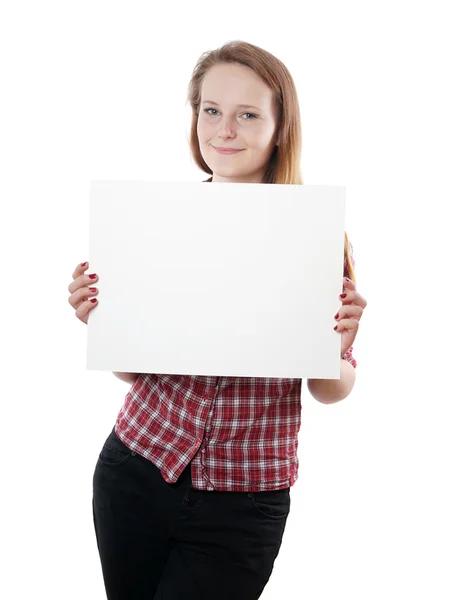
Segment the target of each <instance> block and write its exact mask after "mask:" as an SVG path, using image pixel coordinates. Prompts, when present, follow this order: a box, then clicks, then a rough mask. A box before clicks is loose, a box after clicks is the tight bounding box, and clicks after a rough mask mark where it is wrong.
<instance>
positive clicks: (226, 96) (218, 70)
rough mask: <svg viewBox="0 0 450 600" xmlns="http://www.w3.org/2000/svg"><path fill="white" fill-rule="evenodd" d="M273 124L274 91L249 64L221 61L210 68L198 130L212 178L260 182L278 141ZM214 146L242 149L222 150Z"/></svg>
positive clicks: (201, 146)
mask: <svg viewBox="0 0 450 600" xmlns="http://www.w3.org/2000/svg"><path fill="white" fill-rule="evenodd" d="M240 105H244V106H240ZM276 127H277V120H276V108H275V103H274V101H273V99H272V91H271V90H270V88H269V87H267V86H266V84H265V83H264V82H263V81H262V80H261V79H260V78H259V77H258V75H256V73H255V72H254V71H252V69H250V68H249V67H245V66H243V65H236V64H220V65H215V66H214V67H212V68H211V69H210V70H209V71H208V73H207V74H206V76H205V78H204V80H203V85H202V91H201V103H200V108H199V117H198V124H197V135H198V139H199V144H200V151H201V153H202V156H203V159H204V161H205V162H206V164H207V165H208V166H209V167H210V169H211V170H212V172H213V178H212V180H213V181H214V182H216V181H217V182H224V183H233V182H234V183H260V182H261V179H262V176H263V174H264V171H265V167H266V164H267V162H268V160H269V158H270V156H271V154H272V151H273V149H274V147H275V143H276V141H277V140H276V139H275V133H276ZM217 148H234V149H239V150H240V152H236V153H234V154H225V153H224V154H222V153H220V152H219V151H218V150H217Z"/></svg>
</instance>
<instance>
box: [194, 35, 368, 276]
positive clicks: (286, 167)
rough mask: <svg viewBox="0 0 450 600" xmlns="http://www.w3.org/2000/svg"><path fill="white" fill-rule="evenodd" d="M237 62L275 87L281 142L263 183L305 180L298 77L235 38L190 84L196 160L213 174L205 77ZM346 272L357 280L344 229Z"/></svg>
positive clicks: (198, 68)
mask: <svg viewBox="0 0 450 600" xmlns="http://www.w3.org/2000/svg"><path fill="white" fill-rule="evenodd" d="M223 63H235V64H239V65H243V66H246V67H250V68H251V69H253V71H254V72H255V73H256V74H257V75H259V77H260V78H261V79H262V81H263V82H264V83H265V84H266V85H267V86H268V87H269V88H270V89H271V90H272V93H273V98H274V101H275V106H276V110H277V115H278V121H277V132H276V134H277V135H278V146H275V148H274V150H273V152H272V155H271V157H270V159H269V161H268V163H267V168H266V171H265V173H264V176H263V179H262V183H283V184H301V185H303V178H302V175H301V167H300V159H301V148H302V133H301V122H300V107H299V103H298V98H297V91H296V88H295V84H294V80H293V79H292V76H291V74H290V73H289V71H288V70H287V68H286V67H285V65H284V64H283V63H282V62H281V61H280V60H279V59H278V58H276V57H275V56H274V55H273V54H271V53H270V52H267V51H266V50H263V49H262V48H259V47H258V46H254V45H253V44H250V43H248V42H243V41H239V40H236V41H231V42H228V43H227V44H224V45H223V46H221V47H220V48H217V49H215V50H210V51H208V52H204V53H203V54H202V55H201V56H200V58H199V59H198V61H197V64H196V65H195V67H194V70H193V73H192V78H191V80H190V82H189V86H188V99H187V101H188V102H189V103H190V105H191V108H192V122H191V131H190V136H189V146H190V151H191V156H192V158H193V160H194V162H195V164H196V165H197V166H198V167H199V169H201V170H202V171H204V172H205V173H209V174H210V175H212V170H211V169H210V167H209V166H208V165H207V164H206V162H205V161H204V159H203V156H202V154H201V151H200V144H199V141H198V136H197V123H198V117H199V110H200V102H201V92H202V84H203V79H204V77H205V75H206V74H207V72H208V71H209V69H211V67H213V66H215V65H218V64H223ZM344 234H345V235H344V275H345V276H348V277H349V278H350V279H352V280H353V281H354V282H355V283H356V278H355V272H354V268H353V266H354V260H353V248H352V245H351V244H350V242H349V240H348V237H347V233H346V232H344Z"/></svg>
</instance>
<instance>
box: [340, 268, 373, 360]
mask: <svg viewBox="0 0 450 600" xmlns="http://www.w3.org/2000/svg"><path fill="white" fill-rule="evenodd" d="M343 294H347V296H346V297H345V298H341V296H339V300H341V302H342V306H341V308H340V309H339V310H338V312H337V314H336V315H335V317H334V318H335V319H336V320H337V321H338V324H337V328H336V332H337V333H340V334H341V357H343V356H344V354H345V353H346V352H347V350H348V349H349V348H350V347H351V346H352V345H353V342H354V341H355V337H356V334H357V333H358V328H359V320H360V319H361V317H362V314H363V312H364V309H365V308H366V306H367V301H366V299H365V298H363V297H362V296H361V294H359V293H358V292H357V291H356V284H355V283H354V282H353V281H352V280H351V279H347V278H346V277H344V291H343Z"/></svg>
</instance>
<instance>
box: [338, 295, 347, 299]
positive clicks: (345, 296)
mask: <svg viewBox="0 0 450 600" xmlns="http://www.w3.org/2000/svg"><path fill="white" fill-rule="evenodd" d="M339 298H342V299H344V298H347V294H341V295H340V296H339Z"/></svg>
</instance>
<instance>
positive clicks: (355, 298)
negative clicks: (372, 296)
mask: <svg viewBox="0 0 450 600" xmlns="http://www.w3.org/2000/svg"><path fill="white" fill-rule="evenodd" d="M344 293H345V294H347V295H346V297H345V298H341V297H340V296H339V300H340V301H341V302H342V304H344V305H348V304H356V305H358V306H362V307H363V308H365V307H366V306H367V301H366V299H365V298H363V296H361V294H360V293H359V292H357V291H356V290H353V291H351V290H345V292H344Z"/></svg>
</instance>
